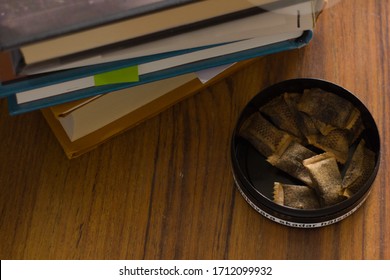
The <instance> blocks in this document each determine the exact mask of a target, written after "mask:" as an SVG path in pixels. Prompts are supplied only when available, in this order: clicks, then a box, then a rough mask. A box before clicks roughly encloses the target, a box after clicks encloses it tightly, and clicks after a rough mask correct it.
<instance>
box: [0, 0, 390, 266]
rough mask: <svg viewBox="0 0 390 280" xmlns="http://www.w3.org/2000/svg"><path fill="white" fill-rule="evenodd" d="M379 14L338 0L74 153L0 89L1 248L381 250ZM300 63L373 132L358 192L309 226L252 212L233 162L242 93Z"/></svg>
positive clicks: (135, 254) (383, 18) (383, 107)
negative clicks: (371, 124) (345, 210)
mask: <svg viewBox="0 0 390 280" xmlns="http://www.w3.org/2000/svg"><path fill="white" fill-rule="evenodd" d="M389 14H390V2H389V1H380V0H376V1H375V0H368V1H367V0H343V1H339V2H338V4H337V5H335V6H333V7H331V8H329V9H327V10H325V11H324V12H323V14H322V15H321V17H320V19H319V22H318V26H317V29H316V33H315V36H314V38H313V40H312V42H311V43H310V44H309V45H308V46H307V47H305V48H302V49H299V50H294V51H289V52H284V53H280V54H275V55H270V56H267V57H265V58H264V59H260V60H257V61H255V62H254V63H253V64H251V65H249V66H248V67H246V68H245V69H243V70H242V71H240V72H238V73H236V74H233V75H232V76H231V77H229V78H227V79H225V80H223V81H222V82H219V83H217V84H215V85H213V86H212V87H210V88H208V89H207V90H203V91H202V92H199V93H198V94H196V95H195V96H193V97H191V98H189V99H187V100H185V101H183V102H181V103H179V104H177V105H175V106H174V107H172V108H170V109H168V110H166V111H165V112H163V113H161V114H159V115H158V116H156V117H154V118H152V119H150V120H148V121H146V122H145V123H142V124H141V125H139V126H137V127H136V128H134V129H132V130H130V131H128V132H126V133H125V134H122V135H120V136H118V137H116V138H115V139H113V140H112V141H110V142H108V143H106V144H104V145H102V146H101V147H99V148H97V149H96V150H94V151H92V152H90V153H88V154H86V155H84V156H81V157H80V158H77V159H74V160H70V161H69V160H67V159H66V157H65V155H64V154H63V152H62V150H61V147H60V145H59V144H58V143H57V141H56V139H55V138H54V136H53V135H52V133H51V131H50V129H49V127H48V126H47V124H46V123H45V121H44V119H43V117H42V116H41V115H40V113H39V112H33V113H28V114H25V115H22V116H17V117H10V116H8V114H7V109H6V102H5V101H4V100H2V101H0V105H1V108H0V109H1V111H0V135H1V137H0V196H1V197H0V258H1V259H390V234H389V232H390V188H389V183H390V182H389V178H390V177H389V174H388V170H389V163H390V153H389V148H388V147H389V145H390V143H389V142H390V135H389V131H390V127H389V124H390V122H389V116H390V108H389V105H390V92H389V91H390V72H389V66H390V57H389V51H390V46H389V44H390V38H389V26H390V19H389V17H388V15H389ZM296 77H315V78H321V79H326V80H329V81H332V82H335V83H337V84H339V85H341V86H343V87H345V88H347V89H348V90H350V91H352V92H354V93H355V95H356V96H358V97H359V98H360V99H361V100H362V101H363V102H364V103H365V104H366V106H367V107H368V108H369V109H370V111H371V112H372V114H373V116H374V118H375V120H376V122H377V125H378V127H379V131H380V135H381V141H382V143H381V144H382V146H381V163H380V170H379V173H378V176H377V178H376V180H375V182H374V184H373V188H372V192H371V194H370V196H369V197H368V199H367V201H366V202H365V203H364V205H363V206H362V207H361V208H359V210H358V211H357V212H355V213H354V214H353V215H352V216H350V217H348V218H347V219H345V220H343V221H341V222H339V223H337V224H334V225H331V226H327V227H324V228H318V229H312V230H305V229H294V228H288V227H285V226H282V225H278V224H276V223H274V222H271V221H269V220H267V219H266V218H263V217H262V216H260V215H259V214H258V213H257V212H255V211H254V210H253V209H252V208H251V207H250V206H249V205H248V204H247V203H246V202H245V201H244V199H243V198H242V197H241V195H240V194H239V192H238V191H237V190H236V188H235V186H234V182H233V178H232V174H231V169H230V163H229V145H230V143H229V142H230V136H231V132H232V129H233V127H234V124H235V121H236V119H237V117H238V115H239V113H240V111H241V110H242V108H243V107H244V106H245V104H246V103H247V102H248V101H249V99H251V98H252V97H253V96H254V95H255V94H256V93H257V92H258V91H259V90H260V89H262V88H264V87H266V86H268V85H271V84H273V83H275V82H278V81H282V80H285V79H289V78H296Z"/></svg>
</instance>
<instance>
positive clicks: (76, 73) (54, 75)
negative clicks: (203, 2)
mask: <svg viewBox="0 0 390 280" xmlns="http://www.w3.org/2000/svg"><path fill="white" fill-rule="evenodd" d="M218 45H222V44H216V45H209V46H202V47H196V48H191V49H183V50H177V51H171V52H166V53H159V54H154V55H148V56H143V57H136V58H131V59H125V60H118V61H114V62H108V63H102V64H95V65H91V66H85V67H79V68H73V69H69V70H62V71H56V72H49V73H46V74H37V75H33V76H27V77H26V78H25V79H23V78H22V79H18V80H17V81H15V82H12V81H11V82H8V83H3V84H2V83H0V98H1V97H6V96H9V95H12V94H15V93H18V92H23V91H27V90H32V89H36V88H42V87H45V86H50V85H53V84H60V83H63V82H67V81H71V80H76V79H80V78H84V77H89V76H93V75H96V74H100V73H105V72H110V71H114V70H117V69H122V68H126V67H130V66H135V65H139V64H143V63H148V62H152V61H157V60H161V59H164V58H168V57H173V56H178V55H182V54H187V53H191V52H195V51H199V50H203V49H206V48H211V47H215V46H218ZM54 81H55V82H54Z"/></svg>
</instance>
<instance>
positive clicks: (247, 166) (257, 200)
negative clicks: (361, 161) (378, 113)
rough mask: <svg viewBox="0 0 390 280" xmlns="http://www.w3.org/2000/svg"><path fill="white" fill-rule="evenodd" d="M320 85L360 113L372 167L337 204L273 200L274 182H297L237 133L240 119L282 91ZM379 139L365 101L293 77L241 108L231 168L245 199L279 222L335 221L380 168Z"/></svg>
mask: <svg viewBox="0 0 390 280" xmlns="http://www.w3.org/2000/svg"><path fill="white" fill-rule="evenodd" d="M310 88H320V89H323V90H325V91H328V92H331V93H334V94H336V95H338V96H340V97H342V98H344V99H346V100H348V101H350V102H351V103H352V104H353V105H354V106H355V107H356V108H357V109H358V110H359V111H360V113H361V117H362V120H363V124H364V126H365V130H364V132H363V134H362V136H361V137H362V138H363V139H364V140H365V141H366V145H367V147H368V148H369V149H370V150H371V151H373V152H374V153H375V154H376V158H375V168H374V170H373V172H372V174H371V176H370V177H369V178H368V180H367V181H366V183H365V184H364V185H363V186H362V187H361V189H360V190H359V191H358V192H357V193H356V194H354V195H353V196H351V197H350V198H348V199H346V200H344V201H343V202H340V203H338V204H335V205H332V206H328V207H325V208H321V209H315V210H301V209H295V208H290V207H286V206H282V205H279V204H276V203H274V202H273V201H272V196H273V184H274V182H276V181H280V182H283V183H290V184H299V183H300V182H299V181H297V180H296V179H295V178H292V177H291V176H289V175H288V174H286V173H284V172H282V171H280V170H279V169H277V168H275V167H274V166H272V165H271V164H269V163H268V162H267V161H266V158H265V157H264V156H263V155H261V154H260V153H259V152H257V150H256V149H255V148H254V147H253V146H252V145H251V144H250V143H249V142H247V141H246V140H245V139H243V138H241V137H239V136H238V131H239V129H240V127H241V125H242V124H243V122H244V121H245V120H246V119H247V118H248V117H249V116H250V115H251V114H253V113H254V112H255V111H258V108H260V107H261V106H262V105H264V104H266V103H267V102H269V101H270V100H271V99H273V98H275V97H277V96H279V95H281V94H283V93H285V92H303V91H304V90H305V89H310ZM379 158H380V138H379V132H378V128H377V126H376V124H375V121H374V119H373V117H372V115H371V114H370V112H369V111H368V109H367V108H366V107H365V106H364V104H363V103H362V102H361V101H360V100H359V99H358V98H357V97H356V96H354V95H353V94H352V93H351V92H349V91H347V90H346V89H344V88H342V87H340V86H338V85H336V84H333V83H331V82H328V81H324V80H318V79H292V80H286V81H283V82H280V83H277V84H274V85H272V86H270V87H268V88H266V89H264V90H262V91H261V92H260V93H259V94H257V95H256V96H255V97H254V98H253V99H252V100H251V101H250V102H249V103H248V104H247V106H246V107H245V108H244V110H243V111H242V112H241V115H240V117H239V119H238V122H237V125H236V127H235V129H234V131H233V135H232V141H231V160H232V170H233V175H234V179H235V181H236V185H237V187H238V189H239V190H240V192H241V194H242V195H243V196H244V198H245V199H246V201H247V202H248V203H250V204H251V206H252V207H253V208H255V210H257V211H258V212H260V213H261V214H262V215H264V216H266V217H267V218H270V219H271V220H274V221H276V222H279V223H281V224H285V225H290V226H296V227H318V226H324V225H327V224H331V223H334V222H337V221H339V220H341V219H343V218H345V217H347V216H349V215H350V214H352V213H353V212H354V211H355V210H356V209H357V208H358V207H360V205H361V204H362V203H363V202H364V200H365V199H366V197H367V196H368V194H369V192H370V189H371V185H372V183H373V181H374V179H375V177H376V174H377V172H378V168H379Z"/></svg>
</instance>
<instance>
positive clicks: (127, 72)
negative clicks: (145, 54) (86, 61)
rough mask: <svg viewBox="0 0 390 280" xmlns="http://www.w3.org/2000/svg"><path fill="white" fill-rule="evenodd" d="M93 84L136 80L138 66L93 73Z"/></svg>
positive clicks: (137, 77) (137, 79)
mask: <svg viewBox="0 0 390 280" xmlns="http://www.w3.org/2000/svg"><path fill="white" fill-rule="evenodd" d="M94 80H95V86H104V85H111V84H119V83H131V82H138V81H139V76H138V66H130V67H126V68H122V69H118V70H114V71H110V72H105V73H101V74H96V75H94Z"/></svg>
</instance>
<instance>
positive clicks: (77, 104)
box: [0, 0, 323, 158]
mask: <svg viewBox="0 0 390 280" xmlns="http://www.w3.org/2000/svg"><path fill="white" fill-rule="evenodd" d="M322 2H323V1H318V0H317V1H316V0H251V1H242V0H204V1H195V0H136V1H134V0H133V1H130V0H127V1H126V0H125V1H124V0H100V1H88V0H77V1H76V0H69V1H49V0H36V1H31V0H21V1H5V0H4V1H3V0H0V63H1V64H0V97H5V98H7V99H8V105H9V112H10V114H13V115H15V114H20V113H25V112H30V111H33V110H38V109H40V110H42V112H43V114H44V116H45V118H46V119H47V121H48V123H49V124H50V127H51V128H52V130H53V132H54V133H55V135H56V136H57V138H58V140H59V141H60V143H61V145H62V146H63V148H64V150H65V152H66V154H67V156H68V157H69V158H72V157H75V156H78V155H80V154H82V153H84V152H86V151H88V150H90V149H92V148H94V147H95V146H97V145H98V144H100V143H102V142H103V141H106V140H107V139H109V138H110V137H112V136H113V135H116V134H118V133H120V132H122V131H124V130H125V129H127V128H130V127H132V126H134V125H135V124H137V123H139V122H141V121H142V120H144V119H147V118H148V117H151V116H153V115H155V114H157V113H159V112H161V111H162V110H164V109H165V108H167V107H169V106H170V105H172V104H174V103H176V102H178V101H180V100H182V99H183V98H185V97H187V96H189V95H191V94H193V93H195V92H196V91H198V90H199V89H201V88H202V87H203V86H207V85H209V84H210V83H212V82H213V81H216V80H218V79H220V78H222V77H224V76H226V75H228V74H229V73H232V71H236V70H237V69H238V68H239V67H242V65H243V64H245V63H246V61H248V59H251V58H255V57H259V56H264V55H267V54H271V53H275V52H280V51H284V50H290V49H295V48H299V47H302V46H304V45H306V44H307V43H308V42H309V41H310V39H311V38H312V34H313V29H314V26H315V19H316V11H318V7H319V6H321V5H322ZM202 77H203V78H202ZM201 78H202V79H201Z"/></svg>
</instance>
